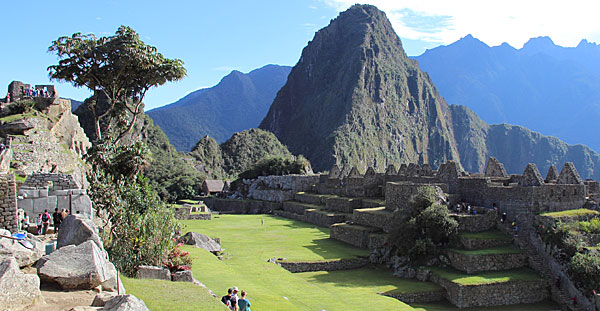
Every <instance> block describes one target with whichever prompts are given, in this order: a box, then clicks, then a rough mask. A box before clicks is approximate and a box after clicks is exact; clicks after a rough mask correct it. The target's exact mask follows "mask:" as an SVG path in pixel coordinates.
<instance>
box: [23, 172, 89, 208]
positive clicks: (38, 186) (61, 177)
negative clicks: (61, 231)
mask: <svg viewBox="0 0 600 311" xmlns="http://www.w3.org/2000/svg"><path fill="white" fill-rule="evenodd" d="M17 206H18V208H19V209H22V210H23V211H24V212H26V213H27V215H29V218H30V219H34V218H33V217H35V216H37V215H38V214H41V213H43V212H44V211H45V210H47V211H48V212H49V213H53V212H54V210H55V209H56V208H58V209H59V210H62V209H65V210H66V211H67V213H69V214H81V215H82V216H83V217H85V218H88V219H91V218H92V217H93V215H94V212H93V209H92V201H91V199H90V197H89V196H88V195H87V192H86V190H85V189H81V186H80V185H78V184H77V182H76V181H75V179H74V178H73V176H71V175H65V174H51V173H38V174H31V175H29V176H28V177H27V179H26V180H25V183H24V184H23V185H22V186H21V188H19V192H18V200H17Z"/></svg>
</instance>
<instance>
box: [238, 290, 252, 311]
mask: <svg viewBox="0 0 600 311" xmlns="http://www.w3.org/2000/svg"><path fill="white" fill-rule="evenodd" d="M238 306H239V308H238V310H239V311H251V310H250V301H249V300H248V299H246V291H244V290H243V291H242V298H240V299H239V300H238Z"/></svg>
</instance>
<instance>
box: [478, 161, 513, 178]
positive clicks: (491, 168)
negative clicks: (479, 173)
mask: <svg viewBox="0 0 600 311" xmlns="http://www.w3.org/2000/svg"><path fill="white" fill-rule="evenodd" d="M484 175H485V177H506V176H508V175H507V174H506V170H505V169H504V164H502V163H500V161H498V160H496V158H494V157H491V158H489V160H488V163H487V166H486V168H485V174H484Z"/></svg>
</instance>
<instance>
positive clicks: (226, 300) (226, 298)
mask: <svg viewBox="0 0 600 311" xmlns="http://www.w3.org/2000/svg"><path fill="white" fill-rule="evenodd" d="M221 302H222V303H224V304H225V305H226V306H227V307H229V308H231V297H230V296H227V295H225V296H223V297H221Z"/></svg>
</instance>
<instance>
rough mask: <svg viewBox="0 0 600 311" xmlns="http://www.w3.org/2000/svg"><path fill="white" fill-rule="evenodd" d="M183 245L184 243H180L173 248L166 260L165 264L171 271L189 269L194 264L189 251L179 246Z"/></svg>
mask: <svg viewBox="0 0 600 311" xmlns="http://www.w3.org/2000/svg"><path fill="white" fill-rule="evenodd" d="M180 246H183V243H179V244H177V245H175V246H174V247H173V249H171V251H170V252H169V254H168V255H167V259H166V261H165V262H164V263H163V265H164V266H165V267H167V268H169V270H171V272H176V271H182V270H189V269H190V267H191V266H192V257H191V256H190V253H189V252H186V251H184V250H181V249H180V248H179V247H180Z"/></svg>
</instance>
